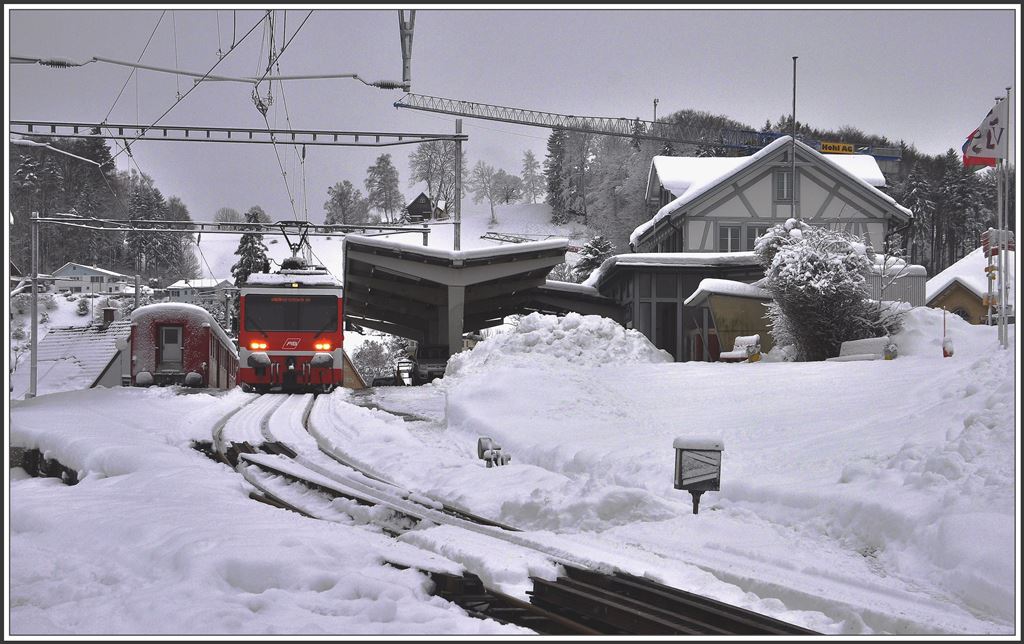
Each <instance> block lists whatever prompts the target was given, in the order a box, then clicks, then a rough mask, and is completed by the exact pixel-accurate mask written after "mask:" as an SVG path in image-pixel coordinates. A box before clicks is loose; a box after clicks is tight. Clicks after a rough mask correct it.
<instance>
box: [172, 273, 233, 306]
mask: <svg viewBox="0 0 1024 644" xmlns="http://www.w3.org/2000/svg"><path fill="white" fill-rule="evenodd" d="M234 287H235V283H234V282H232V281H231V280H229V279H217V278H202V279H184V280H178V281H177V282H175V283H174V284H171V285H170V286H168V287H167V289H166V290H167V297H168V299H169V300H170V301H171V302H186V303H188V304H199V303H201V302H207V303H208V302H218V301H219V302H223V301H224V291H225V289H233V288H234Z"/></svg>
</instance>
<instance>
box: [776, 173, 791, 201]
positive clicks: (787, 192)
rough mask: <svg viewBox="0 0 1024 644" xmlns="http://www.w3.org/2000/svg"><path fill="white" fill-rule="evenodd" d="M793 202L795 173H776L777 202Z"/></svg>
mask: <svg viewBox="0 0 1024 644" xmlns="http://www.w3.org/2000/svg"><path fill="white" fill-rule="evenodd" d="M792 200H793V171H792V170H776V171H775V201H792Z"/></svg>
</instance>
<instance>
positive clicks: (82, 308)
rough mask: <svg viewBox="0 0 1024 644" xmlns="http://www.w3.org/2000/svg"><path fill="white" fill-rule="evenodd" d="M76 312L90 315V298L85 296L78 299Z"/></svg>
mask: <svg viewBox="0 0 1024 644" xmlns="http://www.w3.org/2000/svg"><path fill="white" fill-rule="evenodd" d="M75 313H77V314H79V315H89V300H87V299H85V298H83V299H80V300H78V306H77V307H76V308H75Z"/></svg>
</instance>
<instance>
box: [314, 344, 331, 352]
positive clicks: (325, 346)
mask: <svg viewBox="0 0 1024 644" xmlns="http://www.w3.org/2000/svg"><path fill="white" fill-rule="evenodd" d="M315 346H316V349H317V350H318V351H330V350H331V343H330V342H317V343H316V345H315Z"/></svg>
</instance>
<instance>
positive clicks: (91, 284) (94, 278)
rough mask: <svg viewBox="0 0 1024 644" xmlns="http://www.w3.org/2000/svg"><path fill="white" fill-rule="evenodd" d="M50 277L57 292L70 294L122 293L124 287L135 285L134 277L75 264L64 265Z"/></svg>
mask: <svg viewBox="0 0 1024 644" xmlns="http://www.w3.org/2000/svg"><path fill="white" fill-rule="evenodd" d="M51 275H52V276H53V279H54V287H55V288H56V289H57V290H58V291H62V290H67V291H71V292H72V293H123V292H124V289H125V287H126V286H128V285H131V287H132V288H134V285H135V278H134V277H129V276H127V275H123V274H121V273H117V272H114V271H108V270H107V269H105V268H99V267H97V266H86V265H85V264H77V263H75V262H68V263H67V264H64V265H63V266H61V267H60V268H58V269H57V270H55V271H53V273H52V274H51Z"/></svg>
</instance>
